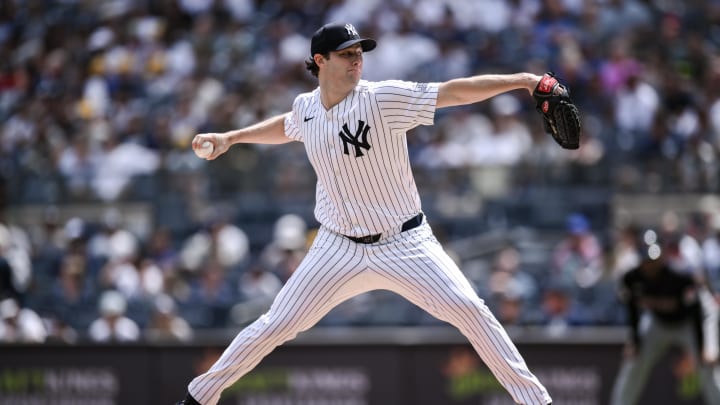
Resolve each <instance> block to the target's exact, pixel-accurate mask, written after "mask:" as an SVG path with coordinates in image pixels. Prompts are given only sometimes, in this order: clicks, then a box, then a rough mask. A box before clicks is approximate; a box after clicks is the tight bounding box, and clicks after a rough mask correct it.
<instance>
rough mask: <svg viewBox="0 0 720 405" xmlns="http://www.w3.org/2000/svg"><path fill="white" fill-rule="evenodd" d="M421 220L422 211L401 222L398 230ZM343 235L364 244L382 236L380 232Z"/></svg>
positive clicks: (415, 225)
mask: <svg viewBox="0 0 720 405" xmlns="http://www.w3.org/2000/svg"><path fill="white" fill-rule="evenodd" d="M422 221H423V213H422V212H421V213H419V214H417V215H415V216H414V217H412V218H410V219H408V220H407V221H405V222H404V223H403V224H402V228H400V232H405V231H409V230H411V229H413V228H417V227H418V226H420V224H422ZM343 236H345V237H346V238H348V239H350V240H351V241H353V242H355V243H364V244H366V245H368V244H370V243H375V242H377V241H379V240H380V238H381V237H382V234H381V233H376V234H375V235H365V236H347V235H343Z"/></svg>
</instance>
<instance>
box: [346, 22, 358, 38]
mask: <svg viewBox="0 0 720 405" xmlns="http://www.w3.org/2000/svg"><path fill="white" fill-rule="evenodd" d="M345 31H347V33H348V35H350V36H351V37H359V36H360V35H359V34H358V32H357V30H356V29H355V27H353V25H352V24H345Z"/></svg>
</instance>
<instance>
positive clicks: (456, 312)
mask: <svg viewBox="0 0 720 405" xmlns="http://www.w3.org/2000/svg"><path fill="white" fill-rule="evenodd" d="M376 289H386V290H390V291H393V292H395V293H397V294H400V295H401V296H403V297H405V298H406V299H407V300H409V301H410V302H412V303H413V304H415V305H417V306H419V307H421V308H422V309H424V310H425V311H427V312H429V313H430V314H431V315H433V316H435V317H437V318H438V319H441V320H443V321H446V322H448V323H450V324H452V325H453V326H455V327H456V328H458V329H459V330H460V332H462V334H463V335H464V336H466V337H467V338H468V340H469V341H470V343H471V344H472V345H473V347H474V348H475V350H476V351H477V353H478V354H479V355H480V357H481V358H482V360H483V361H484V362H485V364H487V366H488V367H489V368H490V370H491V371H492V372H493V374H494V375H495V377H496V378H497V379H498V381H499V382H500V383H501V384H502V385H503V387H505V389H506V390H507V391H508V392H509V393H510V395H511V396H512V397H513V399H514V400H515V402H517V403H518V404H532V405H544V404H548V403H550V402H551V399H550V395H549V394H548V392H547V390H546V389H545V387H544V386H543V385H542V384H541V383H540V382H539V381H538V379H537V378H536V377H535V376H534V375H533V374H532V373H531V372H530V370H529V369H528V367H527V365H526V364H525V361H524V360H523V358H522V357H521V355H520V353H519V352H518V350H517V348H516V347H515V345H514V344H513V342H512V341H511V340H510V338H509V337H508V335H507V333H506V332H505V330H504V328H503V327H502V326H501V325H500V323H499V322H498V321H497V320H496V319H495V317H494V316H493V314H492V313H491V312H490V310H489V309H488V308H487V306H486V305H485V304H484V302H483V301H482V300H481V299H480V298H479V297H478V296H477V294H476V293H475V291H474V290H473V288H472V286H471V285H470V283H469V281H468V280H467V279H466V278H465V276H464V275H463V274H462V272H461V271H460V269H458V267H457V266H456V264H455V263H454V262H453V260H452V259H451V258H450V257H449V256H448V255H447V254H446V253H445V251H444V250H443V248H442V247H441V246H440V244H439V243H438V241H437V240H436V238H435V237H434V236H433V233H432V230H431V229H430V226H429V225H428V224H427V222H424V223H423V224H422V225H421V226H419V227H417V228H414V229H411V230H409V231H406V232H402V233H396V234H393V235H389V236H387V237H383V238H382V239H381V240H380V241H379V242H377V243H374V244H367V245H365V244H358V243H355V242H352V241H350V240H349V239H347V238H345V237H344V236H342V235H339V234H336V233H333V232H331V231H329V230H327V229H325V228H321V229H320V231H319V232H318V235H317V237H316V238H315V241H314V242H313V245H312V246H311V248H310V250H309V251H308V254H307V255H306V256H305V258H304V260H303V262H302V263H301V264H300V266H299V267H298V268H297V270H295V272H294V273H293V275H292V276H291V277H290V279H289V280H288V281H287V283H286V284H285V286H284V287H283V288H282V290H281V291H280V292H279V293H278V295H277V297H276V298H275V301H274V302H273V304H272V306H271V307H270V309H269V310H268V312H267V313H265V314H264V315H262V316H261V317H260V318H258V319H257V320H256V321H255V322H253V323H252V324H250V325H248V326H247V327H246V328H245V329H243V330H242V331H241V332H240V333H239V334H238V335H237V336H236V337H235V339H234V340H233V341H232V342H231V343H230V345H229V346H228V347H227V348H226V349H225V351H224V352H223V354H222V355H221V356H220V358H219V359H218V360H217V362H216V363H215V364H214V365H213V366H212V367H211V368H210V369H209V370H208V371H207V372H206V373H204V374H202V375H200V376H198V377H196V378H195V379H194V380H193V381H192V382H190V385H189V387H188V390H189V392H190V394H191V395H192V396H193V397H194V398H195V399H196V400H197V401H198V402H200V403H201V404H203V405H209V404H216V403H217V402H218V400H219V399H220V394H221V392H222V391H223V390H224V389H225V388H227V387H229V386H230V385H232V384H233V383H234V382H235V381H237V380H238V379H239V378H240V377H242V376H243V375H245V374H246V373H248V372H249V371H250V370H252V369H253V368H254V367H255V366H256V365H257V364H258V363H259V362H260V361H261V360H262V359H263V358H264V357H265V356H267V355H268V354H269V353H270V352H272V350H273V349H275V348H276V347H277V346H279V345H281V344H283V343H284V342H286V341H288V340H291V339H293V338H295V336H297V334H298V333H300V332H302V331H304V330H307V329H309V328H310V327H312V326H313V325H315V324H316V323H317V322H318V321H319V320H320V319H321V318H322V317H323V316H325V315H326V314H327V313H328V312H329V311H330V310H331V309H333V308H334V307H335V306H337V305H338V304H340V303H341V302H343V301H345V300H347V299H349V298H351V297H353V296H355V295H358V294H361V293H364V292H367V291H371V290H376Z"/></svg>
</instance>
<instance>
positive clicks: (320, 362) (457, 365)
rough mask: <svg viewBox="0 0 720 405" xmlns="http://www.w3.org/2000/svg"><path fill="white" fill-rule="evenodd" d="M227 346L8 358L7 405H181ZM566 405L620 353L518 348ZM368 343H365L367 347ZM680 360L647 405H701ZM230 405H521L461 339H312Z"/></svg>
mask: <svg viewBox="0 0 720 405" xmlns="http://www.w3.org/2000/svg"><path fill="white" fill-rule="evenodd" d="M229 338H230V336H227V335H221V336H218V335H216V336H215V337H214V338H209V339H200V340H204V342H198V343H193V344H190V345H180V344H158V343H146V344H137V345H135V344H134V345H89V344H83V345H73V346H66V345H42V346H28V345H22V346H17V345H6V346H0V405H6V404H8V405H9V404H13V405H25V404H27V405H30V404H33V405H41V404H42V405H45V404H47V405H50V404H58V405H59V404H63V405H71V404H73V405H90V404H93V405H103V404H108V405H110V404H172V403H174V401H176V400H178V399H179V398H181V397H182V396H183V395H184V392H185V387H186V384H187V382H188V381H189V380H190V379H191V378H192V376H194V375H195V374H197V373H199V372H200V371H201V370H205V369H206V368H207V367H208V366H209V365H210V364H212V362H213V361H214V360H215V359H216V358H217V357H218V356H219V355H220V353H221V352H222V350H223V349H224V347H225V345H226V344H227V343H228V342H229ZM515 340H516V341H518V346H519V349H520V351H521V352H522V353H523V355H524V357H525V359H526V360H527V362H528V363H529V365H530V367H531V368H532V370H533V372H535V374H537V375H538V377H539V378H540V379H541V380H542V381H543V382H544V383H545V384H546V385H547V386H548V388H549V389H550V391H551V394H552V395H553V397H554V400H555V404H558V405H605V404H607V403H608V395H609V391H610V389H611V386H612V382H613V379H614V376H615V374H616V372H617V368H618V366H619V360H620V355H621V351H622V350H621V349H622V347H621V342H620V341H618V340H617V339H615V338H608V336H603V335H602V334H601V333H600V334H595V338H594V339H593V334H592V333H591V334H587V335H584V336H575V337H572V336H565V337H562V338H542V337H538V336H535V337H534V338H532V337H528V336H526V335H522V336H520V337H517V338H516V339H515ZM361 341H364V342H365V343H364V344H363V343H360V342H361ZM697 384H698V382H697V378H696V375H695V374H694V373H692V369H691V367H688V365H687V364H686V363H685V362H684V361H683V357H682V356H681V354H680V353H679V352H672V353H670V354H669V355H668V356H667V357H666V358H665V359H663V362H662V364H661V365H660V366H659V367H657V368H656V370H655V373H654V374H653V376H652V382H651V384H649V385H648V389H647V390H646V392H645V394H644V398H643V400H642V401H641V403H640V404H639V405H642V404H683V405H690V404H693V405H700V404H702V403H703V401H702V400H701V398H700V394H699V389H698V385H697ZM221 404H243V405H296V404H297V405H300V404H302V405H361V404H373V405H374V404H382V405H386V404H393V405H394V404H398V405H424V404H428V405H445V404H487V405H501V404H502V405H505V404H508V405H510V404H513V402H512V401H511V399H510V397H509V396H508V395H507V394H506V392H505V391H504V390H503V389H502V387H500V386H499V384H498V383H497V380H495V378H494V377H493V376H492V375H491V374H490V372H489V371H488V369H487V368H485V366H484V365H483V364H482V362H480V360H479V358H478V357H477V356H476V355H475V353H474V351H473V350H472V347H471V346H470V345H469V344H467V343H466V342H465V341H464V339H463V338H462V336H459V335H457V334H456V333H455V332H454V331H453V330H450V331H447V330H444V329H443V330H432V331H416V330H415V329H414V328H410V329H387V330H385V329H383V330H373V331H367V330H365V331H355V332H353V331H352V330H346V331H344V332H343V331H337V330H324V331H313V332H312V333H311V334H306V335H305V336H304V337H302V338H300V339H298V340H296V341H294V342H292V343H289V344H287V345H284V346H282V347H280V348H278V349H277V350H276V351H275V352H273V353H272V354H270V356H268V357H267V358H266V359H265V360H264V361H263V362H261V364H260V365H259V366H258V368H256V369H255V370H253V372H251V373H250V374H248V375H247V376H246V377H245V378H243V379H241V380H240V381H239V382H238V383H236V384H235V385H234V386H232V387H231V388H230V389H228V390H227V391H226V392H225V395H224V396H223V400H222V401H221Z"/></svg>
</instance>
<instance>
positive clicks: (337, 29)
mask: <svg viewBox="0 0 720 405" xmlns="http://www.w3.org/2000/svg"><path fill="white" fill-rule="evenodd" d="M358 43H359V44H360V45H361V46H362V50H363V52H369V51H372V50H373V49H375V46H376V45H377V43H376V42H375V40H374V39H370V38H360V35H359V34H358V32H357V30H356V29H355V27H353V25H352V24H343V23H330V24H326V25H323V26H322V27H320V29H318V30H317V31H315V34H313V36H312V42H311V43H310V55H311V56H312V55H315V54H316V53H319V54H323V55H324V54H326V53H328V52H331V51H339V50H341V49H345V48H347V47H349V46H353V45H355V44H358Z"/></svg>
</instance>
